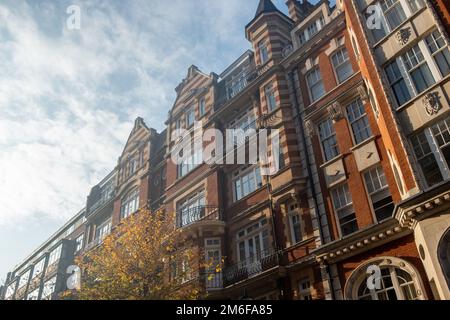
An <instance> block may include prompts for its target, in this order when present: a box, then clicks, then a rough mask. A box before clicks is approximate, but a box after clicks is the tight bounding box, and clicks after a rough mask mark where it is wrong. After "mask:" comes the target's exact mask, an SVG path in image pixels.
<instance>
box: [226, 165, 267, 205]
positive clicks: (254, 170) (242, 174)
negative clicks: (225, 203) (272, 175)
mask: <svg viewBox="0 0 450 320" xmlns="http://www.w3.org/2000/svg"><path fill="white" fill-rule="evenodd" d="M246 177H248V178H247V179H248V181H249V182H248V183H250V179H252V180H253V182H254V186H255V188H254V189H253V190H250V189H251V188H249V190H250V191H249V192H248V193H245V192H244V188H243V187H244V183H246V181H244V178H246ZM237 182H239V187H240V189H239V190H240V195H238V190H237V185H236V183H237ZM232 183H233V188H232V189H233V200H234V202H237V201H240V200H242V199H243V198H245V197H246V196H248V195H249V194H252V193H253V192H255V191H256V190H258V189H260V188H262V186H263V181H262V176H261V169H260V167H259V166H258V165H254V166H250V167H247V168H242V169H240V170H237V171H235V172H234V173H233V179H232Z"/></svg>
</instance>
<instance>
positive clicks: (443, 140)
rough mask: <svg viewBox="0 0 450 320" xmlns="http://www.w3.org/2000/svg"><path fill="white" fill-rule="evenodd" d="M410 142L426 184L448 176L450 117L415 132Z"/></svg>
mask: <svg viewBox="0 0 450 320" xmlns="http://www.w3.org/2000/svg"><path fill="white" fill-rule="evenodd" d="M411 142H412V145H413V149H414V152H415V154H416V157H417V160H418V162H419V165H420V167H421V168H422V173H423V175H424V178H425V180H426V181H427V184H428V186H432V185H434V184H437V183H439V182H441V181H442V180H444V179H449V178H450V176H449V168H450V117H448V118H446V119H444V120H442V121H439V122H438V123H436V124H435V125H433V126H431V127H430V128H427V129H425V130H424V131H422V132H420V133H418V134H416V135H415V136H413V137H412V138H411Z"/></svg>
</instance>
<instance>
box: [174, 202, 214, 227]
mask: <svg viewBox="0 0 450 320" xmlns="http://www.w3.org/2000/svg"><path fill="white" fill-rule="evenodd" d="M203 220H223V217H222V210H220V209H219V207H217V206H212V205H208V206H198V207H193V208H189V209H181V210H178V211H177V228H182V227H186V226H188V225H191V224H193V223H195V222H197V221H203Z"/></svg>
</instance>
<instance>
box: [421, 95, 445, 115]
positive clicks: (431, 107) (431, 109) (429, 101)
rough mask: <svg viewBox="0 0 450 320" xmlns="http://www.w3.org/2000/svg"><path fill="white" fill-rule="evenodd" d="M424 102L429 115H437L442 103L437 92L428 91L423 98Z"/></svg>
mask: <svg viewBox="0 0 450 320" xmlns="http://www.w3.org/2000/svg"><path fill="white" fill-rule="evenodd" d="M422 102H423V104H424V106H425V111H426V112H427V114H428V115H429V116H432V115H435V114H437V113H438V112H439V110H441V103H440V101H439V96H438V94H437V92H430V93H427V94H426V95H425V96H424V97H423V98H422Z"/></svg>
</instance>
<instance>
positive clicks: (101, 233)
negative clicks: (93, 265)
mask: <svg viewBox="0 0 450 320" xmlns="http://www.w3.org/2000/svg"><path fill="white" fill-rule="evenodd" d="M110 233H111V218H109V219H107V220H106V221H104V222H103V223H101V224H100V225H99V226H98V227H96V228H95V241H98V243H102V242H103V240H104V239H105V238H106V237H107V236H108V235H109V234H110Z"/></svg>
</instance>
